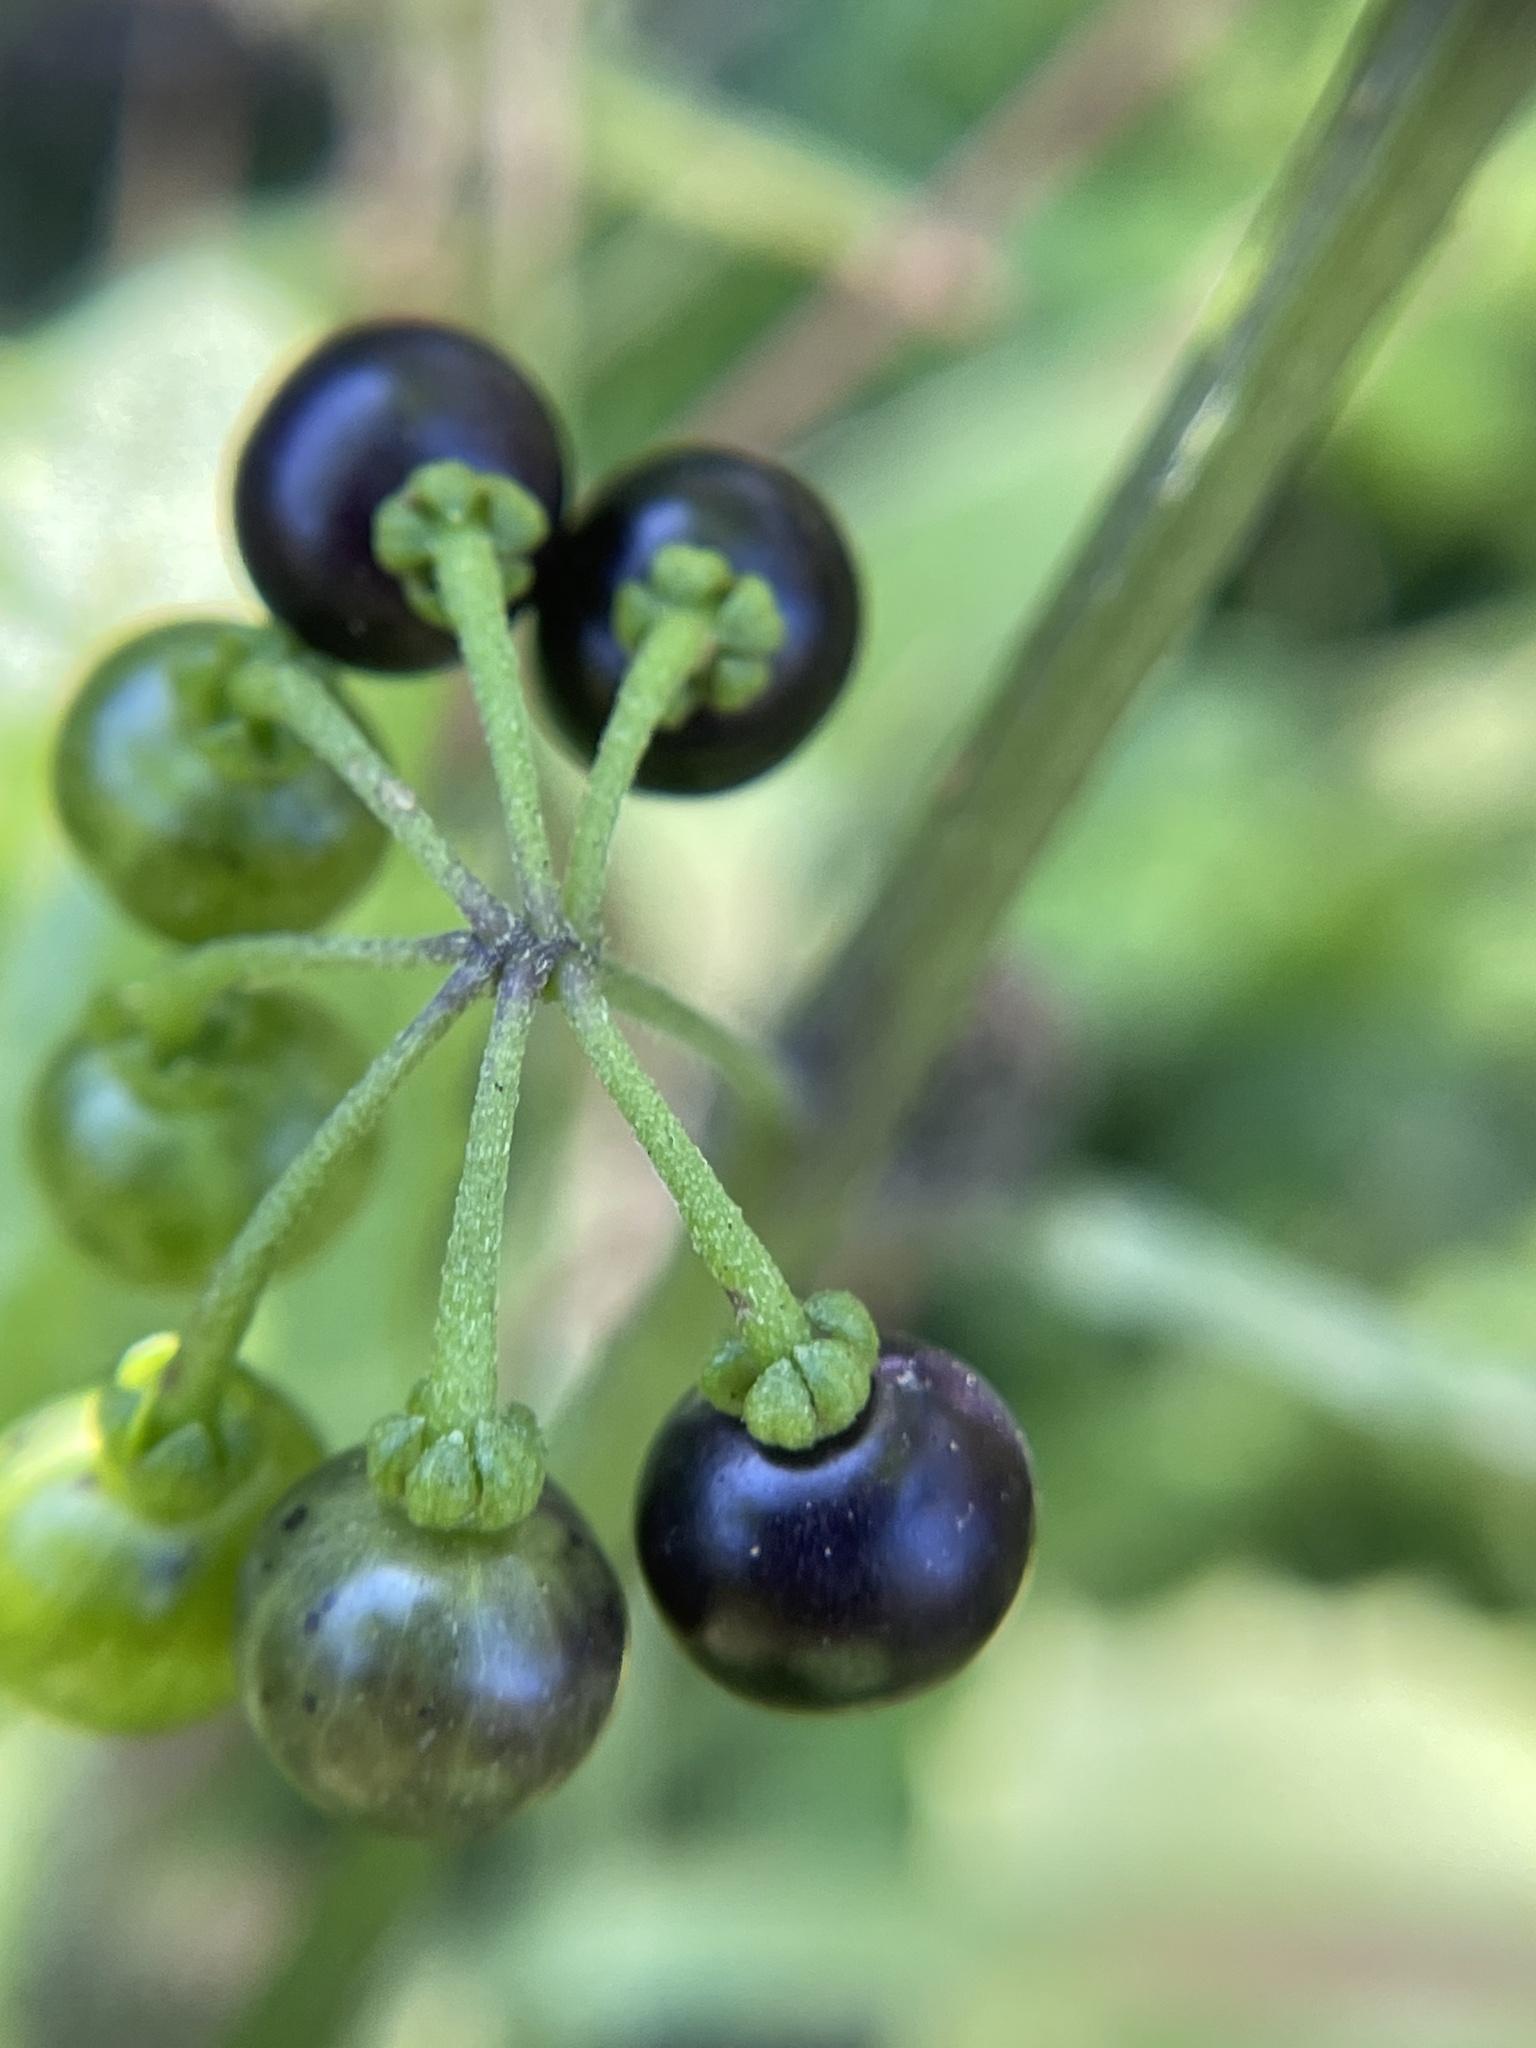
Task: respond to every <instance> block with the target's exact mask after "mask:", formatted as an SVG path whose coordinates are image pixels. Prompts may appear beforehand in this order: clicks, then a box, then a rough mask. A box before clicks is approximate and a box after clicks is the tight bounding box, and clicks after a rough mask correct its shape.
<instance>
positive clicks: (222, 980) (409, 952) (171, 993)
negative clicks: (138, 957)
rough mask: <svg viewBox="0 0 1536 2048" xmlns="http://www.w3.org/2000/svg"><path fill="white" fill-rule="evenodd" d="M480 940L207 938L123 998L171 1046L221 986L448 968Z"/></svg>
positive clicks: (192, 1027)
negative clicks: (339, 971)
mask: <svg viewBox="0 0 1536 2048" xmlns="http://www.w3.org/2000/svg"><path fill="white" fill-rule="evenodd" d="M477 943H478V942H477V941H476V939H475V938H474V936H473V935H472V934H471V933H469V932H441V933H437V934H434V935H433V936H431V937H429V938H420V939H388V938H386V939H358V938H332V937H328V936H326V937H316V936H314V935H313V934H311V933H308V932H263V933H261V934H259V935H257V936H255V937H249V938H247V937H240V938H231V939H212V940H210V941H209V943H208V944H207V945H205V946H196V947H194V948H193V949H192V950H191V951H190V952H187V953H179V954H173V955H172V956H171V957H170V958H168V959H166V960H164V961H162V962H160V963H158V964H157V966H156V967H155V969H154V971H153V973H151V974H149V975H146V976H144V977H143V978H142V979H140V980H138V981H134V982H130V983H128V985H127V986H126V987H125V988H124V989H123V991H122V994H123V1000H124V1002H126V1003H127V1004H128V1006H129V1007H130V1008H131V1009H132V1010H134V1011H135V1012H136V1013H137V1014H138V1015H139V1016H140V1017H141V1018H143V1020H144V1022H145V1024H146V1025H147V1027H148V1028H149V1030H150V1032H151V1034H152V1035H153V1036H154V1037H155V1039H156V1040H157V1042H158V1043H160V1044H161V1045H162V1047H165V1048H167V1049H169V1047H170V1046H171V1044H172V1043H173V1042H174V1041H176V1040H177V1039H179V1038H181V1037H184V1036H188V1035H190V1034H191V1033H193V1032H195V1031H196V1029H197V1028H198V1025H199V1024H200V1023H201V1021H202V1015H203V1010H204V1006H205V1005H206V1004H207V1003H208V1002H209V1001H210V999H211V998H212V997H214V996H216V995H218V994H220V993H221V992H222V991H223V990H224V989H227V988H253V987H260V986H263V985H265V984H266V983H268V982H273V981H288V980H291V979H292V978H293V977H294V976H296V975H301V974H305V973H309V972H311V971H312V970H314V969H316V968H323V967H354V968H366V969H370V970H374V971H384V970H392V969H393V970H398V969H405V968H423V967H447V966H451V965H452V964H453V962H454V961H456V960H462V959H464V958H465V957H466V956H467V955H468V954H469V953H470V952H471V951H472V950H473V949H474V947H475V946H476V944H477Z"/></svg>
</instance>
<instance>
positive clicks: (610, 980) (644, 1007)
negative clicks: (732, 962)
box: [602, 960, 797, 1123]
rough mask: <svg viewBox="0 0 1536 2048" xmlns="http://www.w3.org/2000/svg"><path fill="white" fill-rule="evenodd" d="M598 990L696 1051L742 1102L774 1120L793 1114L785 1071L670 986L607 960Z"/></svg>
mask: <svg viewBox="0 0 1536 2048" xmlns="http://www.w3.org/2000/svg"><path fill="white" fill-rule="evenodd" d="M602 977H603V994H604V995H605V996H607V998H608V1000H609V1001H610V1002H611V1003H612V1004H613V1007H614V1008H615V1009H616V1010H622V1011H623V1012H624V1014H625V1016H626V1017H633V1018H634V1019H635V1021H636V1023H638V1024H648V1025H649V1026H650V1028H651V1029H652V1030H653V1031H661V1032H665V1033H666V1035H667V1037H668V1038H675V1039H676V1040H677V1042H678V1044H679V1045H686V1046H687V1047H688V1049H689V1051H690V1052H696V1053H697V1054H698V1055H699V1057H700V1058H701V1059H705V1060H708V1062H709V1064H710V1065H711V1066H712V1067H713V1068H714V1069H715V1071H716V1072H717V1073H718V1074H719V1075H720V1076H721V1077H722V1079H723V1080H725V1081H726V1082H727V1083H728V1084H729V1086H730V1087H731V1088H732V1089H734V1090H735V1092H736V1094H737V1096H738V1097H739V1098H740V1099H741V1101H742V1102H743V1103H745V1104H746V1105H748V1106H749V1107H750V1108H751V1109H753V1110H755V1111H756V1112H757V1113H758V1114H760V1115H762V1116H764V1117H768V1118H771V1119H772V1120H773V1121H774V1122H776V1123H788V1122H790V1121H791V1120H792V1119H793V1118H794V1116H795V1115H796V1114H797V1105H796V1102H795V1094H794V1089H793V1088H792V1087H791V1085H790V1080H789V1076H788V1074H787V1073H786V1072H785V1071H784V1069H783V1067H782V1066H781V1065H780V1064H779V1062H778V1061H777V1060H776V1059H775V1058H774V1056H773V1054H772V1053H771V1052H769V1051H767V1050H766V1049H765V1048H763V1047H760V1046H755V1045H749V1044H747V1043H746V1042H745V1040H743V1039H740V1038H738V1037H737V1036H736V1034H735V1033H734V1032H733V1031H730V1030H728V1029H727V1028H726V1026H725V1025H724V1024H717V1023H716V1022H715V1020H714V1018H713V1017H705V1016H703V1015H702V1014H701V1013H700V1012H699V1011H698V1010H695V1009H694V1008H693V1007H692V1006H691V1005H690V1004H688V1003H685V1002H683V1001H682V999H681V998H680V997H678V996H675V995H673V993H672V992H671V990H670V989H665V988H661V987H659V986H658V985H657V983H655V982H654V981H647V980H646V978H645V976H644V975H642V974H632V973H631V972H630V970H629V969H628V968H627V967H619V966H616V965H615V964H614V962H613V961H611V960H604V961H603V962H602Z"/></svg>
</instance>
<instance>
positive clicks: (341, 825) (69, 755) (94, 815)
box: [54, 619, 389, 945]
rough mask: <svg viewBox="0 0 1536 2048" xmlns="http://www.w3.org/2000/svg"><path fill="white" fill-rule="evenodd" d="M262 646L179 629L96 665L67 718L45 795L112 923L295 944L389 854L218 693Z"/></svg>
mask: <svg viewBox="0 0 1536 2048" xmlns="http://www.w3.org/2000/svg"><path fill="white" fill-rule="evenodd" d="M275 652H281V650H280V649H279V648H277V647H276V646H275V645H274V638H273V635H272V634H271V633H270V632H263V631H261V630H259V629H258V628H255V627H252V626H243V625H236V624H233V623H231V622H230V621H228V620H224V619H178V620H176V621H175V622H174V623H172V624H170V625H165V626H157V627H154V628H152V629H151V630H150V631H149V632H147V633H139V634H136V635H135V636H134V637H133V638H132V639H131V640H126V641H124V642H123V643H122V645H121V646H119V647H116V648H114V649H113V651H112V652H111V653H110V654H108V655H107V656H106V657H105V659H103V660H102V661H100V662H98V663H97V664H96V666H95V668H93V669H92V671H91V672H90V674H89V675H88V676H87V678H86V680H85V682H84V684H83V686H82V687H81V689H80V691H79V694H78V695H77V696H76V698H75V700H74V702H73V703H72V704H71V706H70V708H69V711H68V712H67V714H66V715H65V719H64V724H63V726H62V728H61V729H60V733H59V742H58V749H57V752H56V754H55V757H54V796H55V801H56V802H57V805H58V809H59V815H60V817H61V818H62V819H63V822H64V826H65V829H66V831H67V832H68V833H69V836H70V838H71V839H72V840H73V842H74V844H75V846H76V847H77V848H78V850H79V852H80V854H81V857H82V858H83V859H84V861H85V862H86V864H87V866H88V867H89V868H90V869H91V871H92V872H93V873H94V874H95V875H96V877H97V879H98V880H99V881H100V882H101V883H102V884H103V885H104V886H105V887H106V888H107V889H108V890H109V891H110V892H111V894H112V895H113V896H114V897H115V898H116V899H117V901H118V903H120V904H121V905H122V907H123V909H124V910H126V911H128V912H129V913H130V914H131V915H132V916H134V917H136V918H138V919H139V920H140V922H141V923H143V924H147V925H149V926H150V927H151V929H152V930H154V931H157V932H163V933H164V934H165V936H166V937H167V938H170V939H179V940H181V941H182V942H183V943H185V944H189V945H195V944H197V943H199V942H200V941H202V940H204V939H217V938H226V937H230V936H232V935H234V934H236V933H239V932H265V931H308V930H310V929H311V928H312V927H313V926H315V925H317V924H319V923H321V922H322V921H323V920H324V919H325V918H327V917H330V916H331V915H332V913H333V912H335V911H337V910H339V909H340V908H341V907H342V905H343V904H344V903H346V902H348V901H349V900H350V898H352V897H353V896H355V895H356V894H357V892H358V890H359V889H361V888H362V886H363V884H364V883H365V882H367V881H368V879H369V878H370V876H371V875H372V874H373V872H374V870H375V869H376V868H377V866H378V864H379V861H380V860H381V859H382V857H383V854H384V850H385V848H386V846H387V845H388V843H389V840H388V834H387V833H386V832H385V830H384V828H383V826H382V825H380V824H379V823H378V822H377V820H376V819H375V818H373V817H372V816H371V815H370V813H369V812H368V811H366V810H365V809H364V808H363V806H362V804H360V803H359V802H358V800H357V798H356V797H355V796H354V795H353V794H352V792H351V791H350V790H349V789H348V788H347V786H346V784H345V783H343V782H342V781H341V780H340V779H339V778H338V777H337V776H335V775H333V774H332V772H331V770H330V769H329V768H327V767H326V766H325V764H324V762H322V761H318V760H316V758H315V756H314V755H313V754H311V753H310V752H309V750H308V749H307V748H306V747H304V746H303V745H302V744H301V743H300V742H299V741H298V740H296V739H295V738H294V737H293V736H292V734H290V733H287V732H284V731H283V730H282V729H281V728H279V727H277V726H274V725H272V724H271V723H270V722H269V721H267V720H263V719H247V718H243V717H241V716H240V715H239V714H238V713H237V711H236V710H235V708H234V705H233V703H232V701H231V698H230V694H229V686H230V682H231V679H232V677H233V676H234V675H235V674H236V673H237V671H238V670H239V669H240V667H241V666H242V665H243V664H244V663H245V662H246V661H248V660H250V659H252V658H256V657H262V656H265V657H267V658H270V657H271V656H272V655H273V654H274V653H275Z"/></svg>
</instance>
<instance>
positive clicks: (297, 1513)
mask: <svg viewBox="0 0 1536 2048" xmlns="http://www.w3.org/2000/svg"><path fill="white" fill-rule="evenodd" d="M308 1520H309V1509H308V1508H307V1507H305V1505H304V1503H303V1502H302V1501H300V1502H299V1505H298V1506H297V1507H296V1508H290V1509H289V1510H288V1512H287V1514H286V1515H284V1517H283V1528H284V1529H285V1530H286V1532H287V1533H288V1535H290V1536H291V1535H292V1534H293V1532H294V1530H295V1529H302V1528H303V1526H304V1524H305V1523H306V1522H307V1521H308Z"/></svg>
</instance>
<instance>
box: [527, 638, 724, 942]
mask: <svg viewBox="0 0 1536 2048" xmlns="http://www.w3.org/2000/svg"><path fill="white" fill-rule="evenodd" d="M712 640H713V634H712V632H711V630H710V625H709V621H708V620H707V619H705V618H704V617H702V616H701V615H700V614H699V613H698V612H691V611H685V610H682V609H674V610H669V611H666V612H664V613H663V614H662V616H661V617H660V618H659V619H658V620H657V621H656V623H655V625H653V626H651V627H650V628H649V629H648V630H647V632H646V633H645V635H644V637H643V638H642V639H641V642H640V645H639V647H638V648H637V649H636V651H635V655H634V658H633V660H632V661H631V662H630V664H629V667H628V668H627V669H626V670H625V671H624V675H623V679H622V680H621V682H620V684H619V688H618V694H617V695H616V696H615V698H614V700H613V709H612V710H611V711H610V712H609V714H608V720H607V723H606V724H605V725H604V727H603V731H602V737H601V738H600V739H599V740H598V743H597V753H596V756H595V757H594V759H593V762H592V772H591V774H590V775H589V776H588V778H587V786H586V789H585V790H584V791H583V793H582V799H581V809H580V811H579V812H578V813H577V816H576V830H575V833H574V835H573V837H572V840H571V857H570V861H569V863H568V865H567V867H566V871H565V896H564V900H565V914H566V916H567V917H568V918H569V919H570V920H571V923H572V924H573V925H575V927H576V929H577V931H578V932H580V933H581V935H582V936H583V938H593V937H595V936H596V932H597V925H598V919H599V917H600V915H601V912H602V906H603V889H604V885H605V883H606V881H607V878H608V854H609V850H610V848H611V847H612V845H613V833H614V827H615V826H616V825H617V824H618V822H619V808H620V806H621V805H622V803H623V801H624V798H625V797H626V796H627V795H628V793H629V791H630V788H631V787H632V786H633V783H634V780H635V777H636V775H637V774H638V773H639V770H640V763H641V762H642V761H643V760H644V759H645V752H646V749H647V747H649V745H650V744H651V740H652V738H653V737H654V736H655V732H656V728H657V727H658V726H659V725H660V724H661V722H662V720H663V719H664V718H665V717H666V716H667V714H668V713H669V712H670V711H671V710H672V708H673V706H674V705H675V704H676V702H677V699H678V694H679V692H680V691H681V690H682V689H683V687H684V686H685V685H686V683H687V682H688V679H689V677H690V676H692V675H693V674H694V672H695V671H696V670H697V668H698V666H699V663H700V662H701V661H702V660H703V659H704V657H705V655H706V654H707V653H708V651H709V648H710V645H711V643H712Z"/></svg>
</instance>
